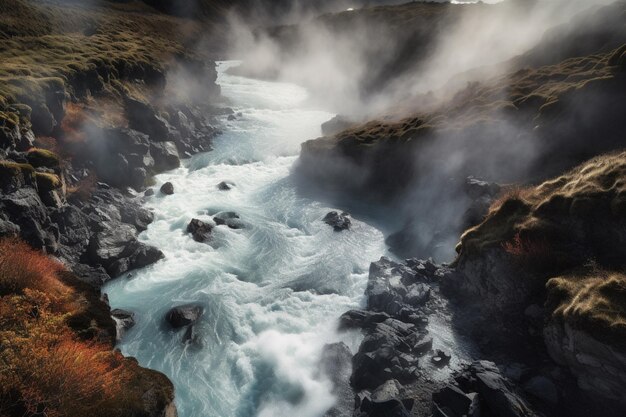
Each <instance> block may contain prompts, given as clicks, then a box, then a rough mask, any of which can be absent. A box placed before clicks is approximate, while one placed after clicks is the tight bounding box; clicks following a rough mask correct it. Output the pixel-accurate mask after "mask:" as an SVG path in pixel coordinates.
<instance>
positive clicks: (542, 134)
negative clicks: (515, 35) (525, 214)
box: [301, 2, 626, 197]
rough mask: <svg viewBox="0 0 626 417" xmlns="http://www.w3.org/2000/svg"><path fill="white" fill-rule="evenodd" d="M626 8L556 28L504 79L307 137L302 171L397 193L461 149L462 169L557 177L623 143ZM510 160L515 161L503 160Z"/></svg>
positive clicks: (509, 177)
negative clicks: (559, 173)
mask: <svg viewBox="0 0 626 417" xmlns="http://www.w3.org/2000/svg"><path fill="white" fill-rule="evenodd" d="M624 13H626V3H624V2H617V3H615V4H613V5H611V6H607V7H604V8H601V9H599V10H597V11H593V12H587V13H583V14H581V15H579V16H577V17H575V18H574V19H573V20H572V22H570V23H569V24H566V25H564V26H562V27H559V28H556V29H554V30H552V31H550V32H548V33H547V34H546V35H545V37H544V39H543V41H542V42H541V43H540V44H539V45H537V46H536V47H535V48H533V49H532V50H531V51H529V52H528V53H527V54H525V55H523V56H520V57H518V58H516V59H514V60H512V61H511V62H510V63H509V65H510V67H511V68H512V70H510V71H509V72H507V73H506V74H504V75H502V76H498V77H497V78H495V79H492V80H489V81H481V82H476V83H470V84H468V85H467V87H466V88H464V89H461V90H460V91H457V92H456V93H455V94H454V95H453V96H452V97H447V98H446V97H445V94H443V96H442V98H435V97H434V96H432V95H425V96H418V97H415V98H413V99H412V100H411V101H407V102H406V103H404V104H402V105H401V106H398V107H399V109H402V112H399V113H397V114H392V115H389V116H386V117H383V118H381V119H380V120H376V121H371V122H368V123H366V124H364V125H359V126H353V127H351V128H349V129H348V130H345V131H343V132H340V133H337V134H335V135H333V136H328V137H324V138H320V139H316V140H312V141H309V142H306V143H305V144H304V145H303V147H302V158H301V170H302V172H304V173H305V174H306V175H308V176H311V177H314V178H318V179H320V180H321V181H324V182H325V183H326V184H329V185H330V184H332V183H333V182H335V183H336V182H337V181H335V180H336V179H337V178H341V179H342V181H341V183H342V184H345V185H347V186H348V187H352V188H353V189H357V190H358V189H360V190H368V193H369V194H370V195H371V194H377V195H379V196H383V197H393V196H396V195H398V193H399V192H400V191H401V190H404V189H406V186H407V185H408V184H410V183H411V182H412V181H414V180H415V179H416V178H419V176H420V174H425V173H429V175H430V176H432V173H433V172H439V171H441V170H442V167H444V168H445V167H447V166H448V165H449V164H447V163H446V160H447V159H448V157H451V155H454V154H455V152H460V151H461V150H462V151H463V156H462V158H460V160H459V161H458V164H457V166H456V167H455V172H454V175H456V176H458V177H460V178H463V176H467V175H477V176H481V175H484V176H487V177H490V178H491V179H497V180H498V181H515V180H527V179H528V173H529V172H532V175H533V176H534V177H535V178H545V177H547V176H550V175H555V174H556V173H558V172H560V171H562V170H563V169H567V168H569V167H572V166H573V165H575V164H576V163H580V162H582V161H583V160H585V159H587V158H590V157H592V156H594V155H597V154H600V153H602V152H606V151H609V150H611V149H616V148H618V147H620V146H621V143H622V141H621V139H622V132H623V130H624V119H623V117H622V116H621V112H620V107H619V104H620V103H624V100H625V98H626V97H625V96H624V91H626V89H624V85H625V79H626V77H625V76H624V62H623V59H624V58H623V52H624V49H623V46H622V45H624V44H625V43H626V28H625V25H624V19H623V16H624ZM574 31H575V33H576V35H575V36H574V35H573V33H574ZM581 38H584V39H585V42H580V39H581ZM407 113H408V114H410V116H408V117H402V116H401V114H407ZM590 138H593V140H591V139H590ZM480 149H489V150H490V152H489V153H485V152H481V151H480ZM503 158H506V159H511V160H512V161H514V162H513V163H511V164H506V165H503V164H501V163H500V162H499V161H501V160H502V159H503ZM446 175H449V172H447V173H446Z"/></svg>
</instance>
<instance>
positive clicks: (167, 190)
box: [161, 182, 174, 195]
mask: <svg viewBox="0 0 626 417" xmlns="http://www.w3.org/2000/svg"><path fill="white" fill-rule="evenodd" d="M161 192H162V193H163V194H165V195H172V194H174V184H172V183H171V182H166V183H165V184H163V185H162V186H161Z"/></svg>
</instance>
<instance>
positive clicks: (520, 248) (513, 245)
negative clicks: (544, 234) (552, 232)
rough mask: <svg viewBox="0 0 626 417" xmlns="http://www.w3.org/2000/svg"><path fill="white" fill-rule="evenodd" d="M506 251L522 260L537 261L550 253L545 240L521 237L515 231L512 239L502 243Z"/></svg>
mask: <svg viewBox="0 0 626 417" xmlns="http://www.w3.org/2000/svg"><path fill="white" fill-rule="evenodd" d="M502 248H503V249H504V250H505V251H506V253H508V254H510V255H512V256H514V257H516V258H520V259H523V260H528V261H533V260H534V261H538V260H543V259H544V258H546V257H548V256H549V255H550V247H549V245H548V243H547V242H546V241H545V240H540V239H530V238H528V237H522V236H521V235H520V232H517V233H516V234H515V236H514V237H513V239H512V240H510V241H508V242H504V243H502Z"/></svg>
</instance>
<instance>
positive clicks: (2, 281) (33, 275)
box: [0, 238, 70, 297]
mask: <svg viewBox="0 0 626 417" xmlns="http://www.w3.org/2000/svg"><path fill="white" fill-rule="evenodd" d="M63 270H64V268H63V265H61V264H60V263H59V262H57V261H54V260H53V259H51V258H49V257H47V256H46V255H44V254H43V253H41V252H39V251H36V250H34V249H32V248H31V247H30V246H28V245H27V244H26V243H24V242H22V241H21V240H19V239H17V238H7V239H2V240H0V296H2V295H8V294H21V293H23V291H24V290H25V289H26V288H30V289H33V290H40V291H42V292H44V293H46V294H48V295H50V296H51V297H62V296H64V295H67V294H68V293H69V292H70V289H69V288H68V287H67V286H66V285H65V284H63V283H62V282H61V281H59V279H58V274H59V273H60V272H61V271H63Z"/></svg>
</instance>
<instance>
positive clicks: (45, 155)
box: [26, 148, 61, 168]
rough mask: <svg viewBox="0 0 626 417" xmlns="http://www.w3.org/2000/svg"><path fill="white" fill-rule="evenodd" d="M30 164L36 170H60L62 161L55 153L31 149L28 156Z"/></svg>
mask: <svg viewBox="0 0 626 417" xmlns="http://www.w3.org/2000/svg"><path fill="white" fill-rule="evenodd" d="M26 158H27V159H28V162H29V163H30V164H31V165H32V166H34V167H36V168H42V167H45V168H58V167H59V166H60V164H61V159H60V158H59V156H58V155H57V154H55V153H54V152H51V151H48V150H46V149H39V148H35V149H31V150H29V151H28V153H27V154H26Z"/></svg>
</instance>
